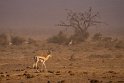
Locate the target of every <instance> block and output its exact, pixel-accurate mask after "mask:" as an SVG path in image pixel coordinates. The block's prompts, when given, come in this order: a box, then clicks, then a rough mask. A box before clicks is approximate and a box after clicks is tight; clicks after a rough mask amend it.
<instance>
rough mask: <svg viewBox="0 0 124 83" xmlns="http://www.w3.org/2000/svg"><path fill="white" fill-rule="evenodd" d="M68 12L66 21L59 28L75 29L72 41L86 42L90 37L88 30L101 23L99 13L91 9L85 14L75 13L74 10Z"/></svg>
mask: <svg viewBox="0 0 124 83" xmlns="http://www.w3.org/2000/svg"><path fill="white" fill-rule="evenodd" d="M66 11H67V17H66V20H65V21H61V22H60V24H58V26H63V27H67V28H71V29H73V30H74V34H73V35H72V36H71V39H73V40H75V41H77V40H78V41H84V40H86V39H87V38H88V37H89V32H88V28H89V27H91V26H94V25H97V24H99V23H101V22H100V21H98V20H97V19H98V18H99V13H98V12H93V9H92V8H91V7H90V8H89V9H88V10H87V11H85V12H74V11H72V10H66Z"/></svg>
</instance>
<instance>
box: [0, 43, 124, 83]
mask: <svg viewBox="0 0 124 83" xmlns="http://www.w3.org/2000/svg"><path fill="white" fill-rule="evenodd" d="M47 48H51V49H53V53H52V57H51V58H49V60H48V61H47V62H46V66H47V69H48V71H40V70H41V69H42V68H41V67H42V66H41V63H39V69H38V70H39V71H37V70H36V69H33V68H32V64H33V62H34V61H33V57H34V56H35V53H34V51H35V50H36V49H38V50H41V49H47ZM0 83H124V49H121V48H120V49H119V48H118V49H117V48H111V49H110V48H103V47H98V46H96V44H94V43H90V42H85V43H82V44H78V45H72V46H64V45H56V44H50V43H49V44H47V43H45V42H43V43H42V42H38V43H37V44H29V45H20V46H7V47H2V46H1V47H0Z"/></svg>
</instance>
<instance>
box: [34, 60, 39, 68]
mask: <svg viewBox="0 0 124 83" xmlns="http://www.w3.org/2000/svg"><path fill="white" fill-rule="evenodd" d="M38 62H39V61H37V62H36V63H35V67H36V69H38Z"/></svg>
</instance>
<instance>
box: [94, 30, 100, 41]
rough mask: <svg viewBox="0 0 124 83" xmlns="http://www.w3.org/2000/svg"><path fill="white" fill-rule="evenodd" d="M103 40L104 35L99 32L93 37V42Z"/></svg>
mask: <svg viewBox="0 0 124 83" xmlns="http://www.w3.org/2000/svg"><path fill="white" fill-rule="evenodd" d="M101 39H102V34H101V33H100V32H99V33H95V34H94V36H93V37H92V40H93V41H99V40H101Z"/></svg>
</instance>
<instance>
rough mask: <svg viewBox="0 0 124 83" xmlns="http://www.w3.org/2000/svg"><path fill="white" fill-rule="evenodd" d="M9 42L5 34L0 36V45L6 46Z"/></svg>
mask: <svg viewBox="0 0 124 83" xmlns="http://www.w3.org/2000/svg"><path fill="white" fill-rule="evenodd" d="M8 44H9V41H8V39H7V35H6V34H0V45H8Z"/></svg>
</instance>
